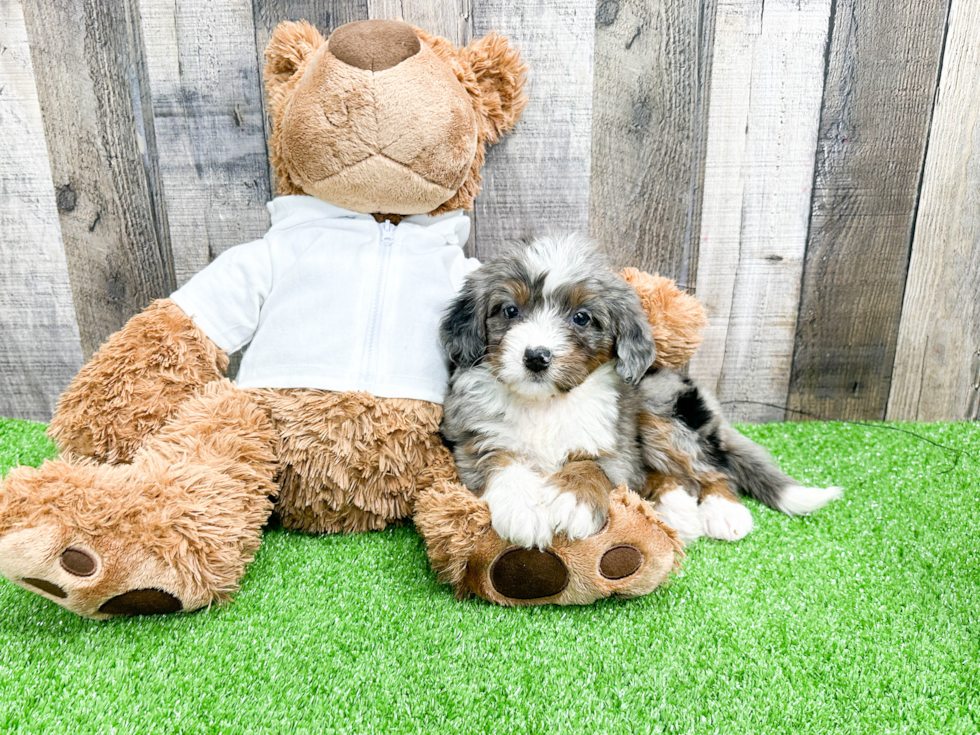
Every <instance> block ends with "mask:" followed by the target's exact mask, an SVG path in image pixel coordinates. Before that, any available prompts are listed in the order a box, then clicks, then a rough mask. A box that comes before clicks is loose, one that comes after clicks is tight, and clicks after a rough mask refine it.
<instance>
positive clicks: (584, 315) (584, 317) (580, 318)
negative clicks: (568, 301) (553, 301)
mask: <svg viewBox="0 0 980 735" xmlns="http://www.w3.org/2000/svg"><path fill="white" fill-rule="evenodd" d="M572 321H573V322H575V323H576V324H578V325H579V326H580V327H584V326H585V325H586V324H588V323H589V322H591V321H592V317H591V316H589V312H587V311H577V312H575V316H573V317H572Z"/></svg>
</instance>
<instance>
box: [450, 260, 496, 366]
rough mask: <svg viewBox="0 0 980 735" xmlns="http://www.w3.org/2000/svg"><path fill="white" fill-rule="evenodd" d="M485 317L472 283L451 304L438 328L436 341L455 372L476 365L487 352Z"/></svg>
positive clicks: (467, 283) (467, 284) (468, 280)
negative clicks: (437, 340) (456, 369)
mask: <svg viewBox="0 0 980 735" xmlns="http://www.w3.org/2000/svg"><path fill="white" fill-rule="evenodd" d="M486 339H487V329H486V317H485V315H484V313H483V306H482V305H481V299H480V298H479V296H478V295H477V289H476V288H475V287H474V285H473V281H472V279H469V278H468V279H466V285H464V286H463V290H462V291H460V292H459V295H458V296H456V298H455V299H454V300H453V302H452V303H451V304H450V305H449V308H448V309H447V310H446V313H445V315H444V316H443V317H442V322H441V323H440V324H439V341H440V342H441V343H442V347H443V349H444V350H445V351H446V354H447V355H449V359H450V361H451V362H452V366H453V367H454V368H468V367H472V366H473V365H475V364H476V363H477V362H478V361H479V360H480V358H481V357H483V354H484V352H485V351H486Z"/></svg>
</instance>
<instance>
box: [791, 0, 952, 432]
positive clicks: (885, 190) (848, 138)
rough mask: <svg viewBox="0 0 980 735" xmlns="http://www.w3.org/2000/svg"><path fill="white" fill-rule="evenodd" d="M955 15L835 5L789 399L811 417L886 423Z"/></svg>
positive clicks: (905, 7) (894, 3)
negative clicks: (919, 203)
mask: <svg viewBox="0 0 980 735" xmlns="http://www.w3.org/2000/svg"><path fill="white" fill-rule="evenodd" d="M948 9H949V0H883V1H881V2H867V1H866V0H860V1H859V0H837V6H836V13H835V16H834V19H833V21H832V39H833V42H832V44H831V49H830V58H829V62H828V70H827V82H826V86H825V90H824V103H823V112H822V115H821V120H820V138H819V141H818V143H817V164H816V165H817V170H816V176H815V178H814V189H813V207H812V210H811V215H810V233H809V239H808V244H807V251H806V261H805V265H804V276H803V289H802V295H801V299H800V316H799V324H798V327H797V334H796V350H795V353H794V357H793V371H792V375H791V378H790V390H789V406H790V408H792V409H795V410H797V411H801V412H804V413H803V416H806V415H813V416H818V417H819V416H832V417H834V418H845V419H877V420H882V419H884V417H885V407H886V404H887V402H888V388H889V385H890V382H891V373H892V366H893V363H894V357H895V344H896V342H897V339H898V324H899V319H900V316H901V311H902V295H903V292H904V290H905V276H906V272H907V270H908V261H909V251H910V247H911V240H912V222H913V219H914V216H915V206H916V198H917V195H918V188H919V182H920V180H921V175H922V166H923V163H924V158H925V146H926V140H927V139H928V135H929V122H930V120H931V117H932V103H933V100H934V98H935V93H936V83H937V80H938V76H939V59H940V56H941V55H942V46H943V38H944V35H945V31H946V15H947V12H948ZM798 417H799V415H797V414H795V413H791V414H790V418H798Z"/></svg>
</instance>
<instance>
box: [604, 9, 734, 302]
mask: <svg viewBox="0 0 980 735" xmlns="http://www.w3.org/2000/svg"><path fill="white" fill-rule="evenodd" d="M714 12H715V2H714V0H656V1H655V2H644V1H643V0H602V1H601V2H599V3H598V7H597V9H596V39H595V84H594V89H593V94H592V108H593V120H592V180H591V196H590V201H589V230H590V234H591V235H592V236H593V237H594V238H596V239H597V240H598V241H599V243H600V244H601V245H602V246H603V247H604V248H605V249H606V251H607V252H609V253H610V255H611V256H612V257H613V258H614V260H615V261H616V263H617V264H618V265H621V266H622V265H633V266H636V267H638V268H643V269H645V270H648V271H652V272H659V273H661V274H663V275H666V276H669V277H671V278H674V279H675V280H677V281H678V282H679V283H680V284H681V285H683V286H686V287H687V286H689V287H690V288H691V289H692V290H693V288H694V283H693V281H694V273H695V272H696V269H697V245H698V242H697V241H698V234H699V231H700V209H701V206H700V205H701V200H700V195H701V185H702V182H703V172H704V167H703V164H704V150H705V139H706V134H707V114H706V108H707V95H708V89H709V77H710V74H709V68H710V60H711V48H712V42H713V40H714Z"/></svg>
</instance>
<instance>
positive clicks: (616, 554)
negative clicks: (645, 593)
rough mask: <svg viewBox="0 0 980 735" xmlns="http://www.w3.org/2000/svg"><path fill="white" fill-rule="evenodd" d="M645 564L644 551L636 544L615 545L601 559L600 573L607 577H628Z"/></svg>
mask: <svg viewBox="0 0 980 735" xmlns="http://www.w3.org/2000/svg"><path fill="white" fill-rule="evenodd" d="M641 566H643V553H642V552H641V551H640V550H639V549H638V548H636V547H635V546H630V545H629V544H621V545H619V546H613V547H612V548H611V549H609V550H608V551H607V552H606V553H604V554H603V555H602V559H600V560H599V574H601V575H602V576H603V577H605V578H606V579H626V578H627V577H631V576H633V575H634V574H636V572H637V571H639V569H640V567H641Z"/></svg>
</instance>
